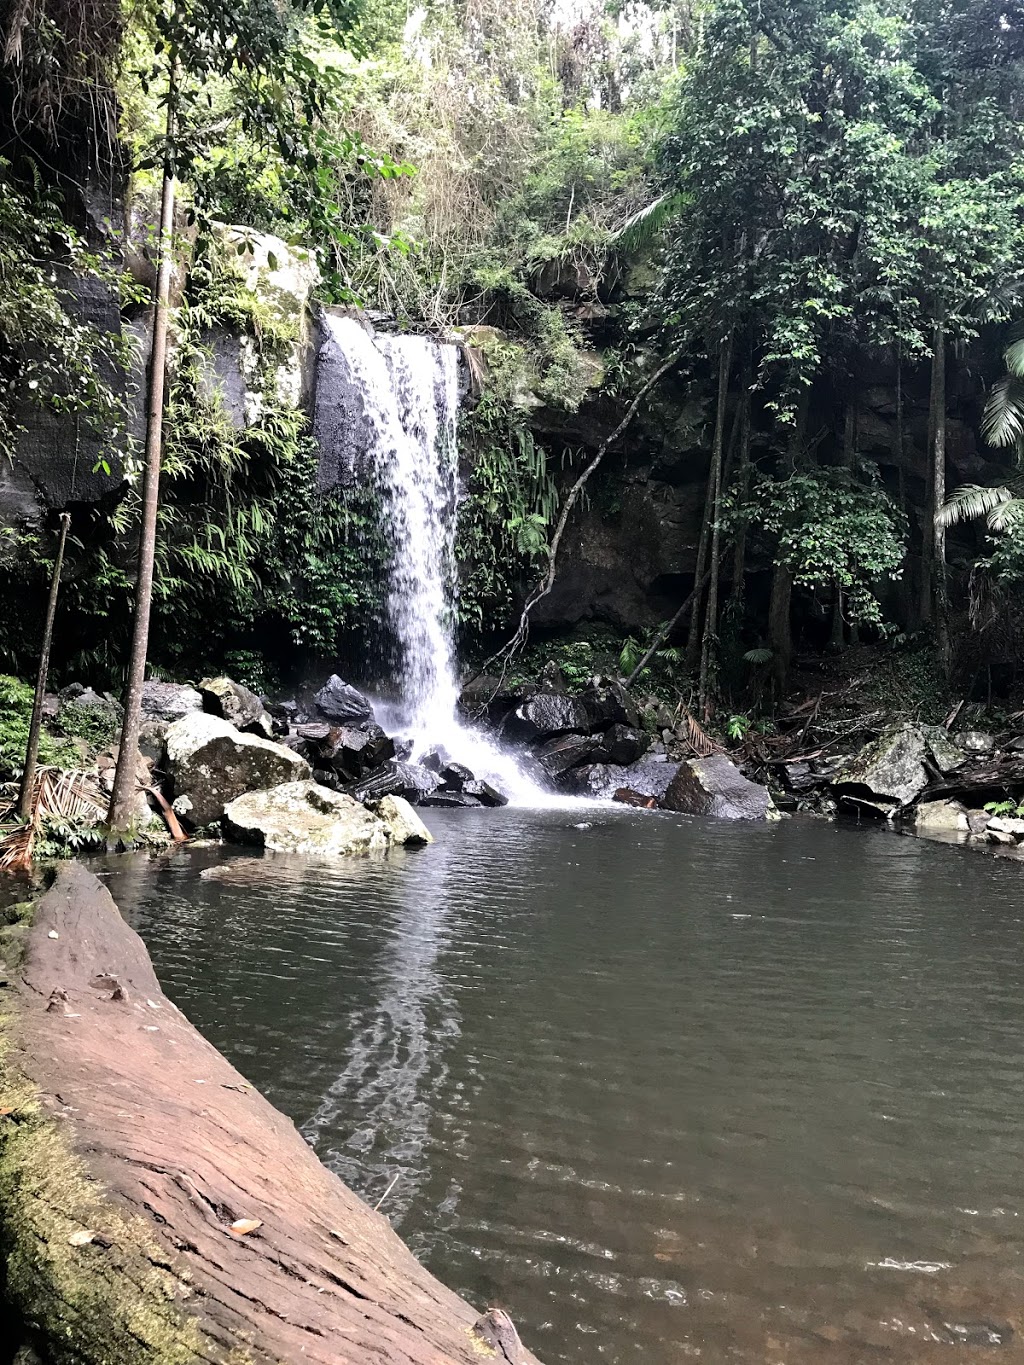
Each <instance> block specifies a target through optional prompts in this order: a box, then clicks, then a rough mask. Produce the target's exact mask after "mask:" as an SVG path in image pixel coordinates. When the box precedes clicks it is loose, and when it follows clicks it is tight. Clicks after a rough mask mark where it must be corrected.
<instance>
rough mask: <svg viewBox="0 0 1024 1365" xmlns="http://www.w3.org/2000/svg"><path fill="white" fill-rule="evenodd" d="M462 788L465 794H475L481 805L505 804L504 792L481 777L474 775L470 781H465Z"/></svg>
mask: <svg viewBox="0 0 1024 1365" xmlns="http://www.w3.org/2000/svg"><path fill="white" fill-rule="evenodd" d="M462 790H463V791H464V792H465V793H466V795H467V796H475V797H476V799H477V800H478V801H479V802H480V804H481V805H482V806H490V807H492V808H495V807H497V806H507V805H508V797H507V796H506V795H505V793H504V792H500V791H498V789H497V787H492V786H491V784H490V783H489V782H485V781H484V780H483V778H481V777H474V778H473V780H472V782H467V783H466V784H465V786H464V787H463V788H462Z"/></svg>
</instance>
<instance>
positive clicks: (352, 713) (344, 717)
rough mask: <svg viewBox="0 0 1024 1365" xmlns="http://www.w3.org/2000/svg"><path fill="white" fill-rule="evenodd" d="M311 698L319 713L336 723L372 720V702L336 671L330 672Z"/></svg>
mask: <svg viewBox="0 0 1024 1365" xmlns="http://www.w3.org/2000/svg"><path fill="white" fill-rule="evenodd" d="M313 700H314V702H315V704H316V708H317V710H318V711H319V712H320V713H321V715H323V716H326V717H327V719H328V720H330V721H333V722H334V723H335V724H336V725H345V724H350V723H352V722H355V723H358V722H359V721H364V720H373V703H372V702H371V701H369V699H368V698H366V697H364V696H363V694H362V692H360V691H359V690H358V689H357V688H355V687H351V686H350V685H349V684H348V683H347V682H344V681H343V680H342V679H341V678H339V677H338V675H337V673H332V674H331V676H330V677H329V678H328V679H327V681H326V682H325V683H324V685H323V687H321V689H320V691H319V692H318V693H317V694H316V696H315V697H314V698H313Z"/></svg>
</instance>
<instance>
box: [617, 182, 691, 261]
mask: <svg viewBox="0 0 1024 1365" xmlns="http://www.w3.org/2000/svg"><path fill="white" fill-rule="evenodd" d="M683 202H684V201H683V196H682V195H681V194H668V193H666V194H659V195H658V197H657V199H652V200H651V202H650V203H649V204H645V205H644V206H643V208H642V209H637V211H636V213H634V214H633V215H632V216H631V217H629V218H627V219H626V221H625V222H624V223H623V225H622V227H620V228H619V230H618V232H616V233H615V234H614V236H613V237H612V245H613V246H617V247H619V249H620V250H622V251H639V250H640V249H641V248H642V247H645V246H647V245H649V244H650V243H651V242H653V241H654V239H655V237H657V236H658V234H659V233H660V232H661V231H662V230H663V229H664V228H665V227H666V226H667V225H668V223H669V222H671V220H672V219H673V218H675V217H677V216H678V215H679V213H680V212H681V210H682V208H683Z"/></svg>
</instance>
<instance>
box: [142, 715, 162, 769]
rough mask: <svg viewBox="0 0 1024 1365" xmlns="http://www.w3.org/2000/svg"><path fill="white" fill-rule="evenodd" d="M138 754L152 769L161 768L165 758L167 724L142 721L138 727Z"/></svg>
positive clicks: (157, 721)
mask: <svg viewBox="0 0 1024 1365" xmlns="http://www.w3.org/2000/svg"><path fill="white" fill-rule="evenodd" d="M139 753H140V754H142V756H143V758H146V759H148V760H149V762H150V763H151V764H152V765H153V767H154V768H162V767H163V765H164V760H165V758H166V757H167V722H166V721H162V720H143V722H142V724H141V726H140V727H139Z"/></svg>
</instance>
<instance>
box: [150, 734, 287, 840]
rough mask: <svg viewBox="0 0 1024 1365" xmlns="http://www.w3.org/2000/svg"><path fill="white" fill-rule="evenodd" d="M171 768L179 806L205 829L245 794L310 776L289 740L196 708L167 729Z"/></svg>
mask: <svg viewBox="0 0 1024 1365" xmlns="http://www.w3.org/2000/svg"><path fill="white" fill-rule="evenodd" d="M166 743H167V766H168V772H169V774H170V777H171V782H172V784H173V788H174V799H175V810H176V811H178V813H179V814H180V815H183V816H184V817H185V818H186V819H187V820H188V822H189V823H190V824H191V825H193V826H195V827H196V828H200V827H202V826H203V825H211V824H213V823H214V822H215V821H216V820H219V819H220V818H221V816H222V815H223V814H224V807H225V806H226V805H227V804H228V803H229V802H231V801H234V800H235V798H236V797H239V796H241V795H242V794H243V793H244V792H252V791H261V790H267V789H268V788H271V787H277V786H280V784H281V783H283V782H297V781H300V780H301V779H303V778H308V777H309V775H310V767H309V764H308V763H307V762H306V760H305V759H304V758H302V757H301V756H300V755H299V754H297V753H295V752H294V751H293V750H291V749H287V748H285V746H284V745H283V744H275V743H273V742H272V741H271V740H269V739H263V738H261V737H260V736H258V735H248V734H243V733H242V732H241V731H240V730H236V729H235V727H234V726H233V725H232V724H231V723H230V721H226V720H224V719H223V718H222V717H220V716H211V715H209V714H208V713H207V712H205V711H196V712H193V713H192V714H191V715H188V716H184V717H183V718H182V719H181V720H178V721H175V722H174V724H173V725H171V726H169V727H168V730H167V741H166Z"/></svg>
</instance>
